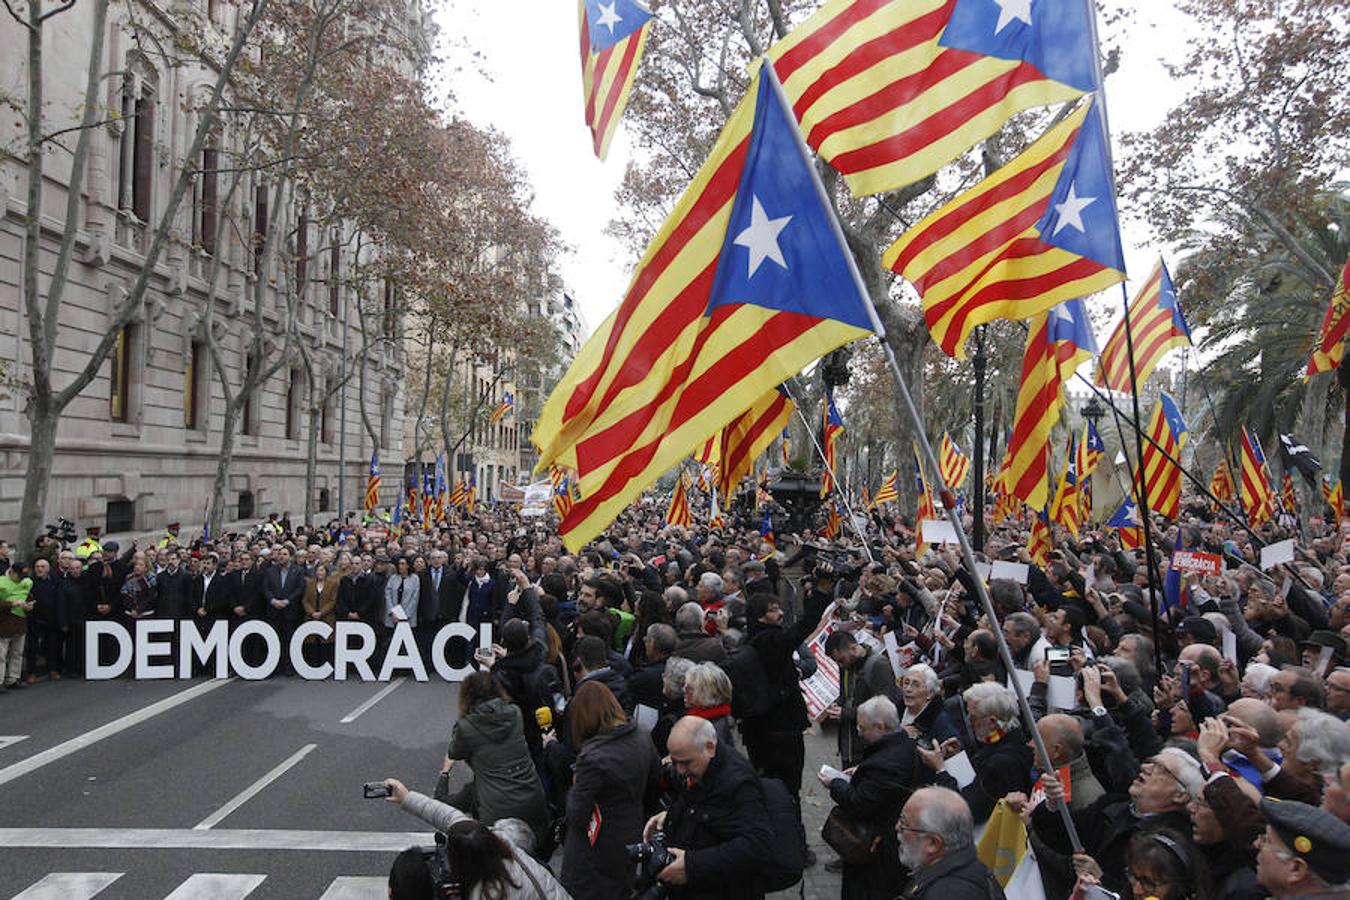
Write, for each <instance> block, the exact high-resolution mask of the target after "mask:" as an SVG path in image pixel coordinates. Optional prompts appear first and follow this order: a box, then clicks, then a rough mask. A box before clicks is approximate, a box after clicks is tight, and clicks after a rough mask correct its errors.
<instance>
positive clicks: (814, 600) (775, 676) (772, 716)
mask: <svg viewBox="0 0 1350 900" xmlns="http://www.w3.org/2000/svg"><path fill="white" fill-rule="evenodd" d="M829 603H830V595H829V594H825V593H822V592H821V591H816V590H813V591H811V593H809V594H808V595H807V597H806V606H805V608H804V610H803V612H802V615H801V618H800V619H798V620H797V621H796V623H794V624H793V625H791V626H789V627H787V628H783V627H782V626H779V625H765V624H763V623H760V622H751V623H750V625H749V632H750V637H749V644H750V646H751V647H754V648H755V653H757V654H758V655H759V662H760V665H762V666H763V667H764V676H765V678H766V680H767V681H768V685H769V696H770V697H772V698H773V705H772V706H771V707H769V711H768V712H767V713H765V714H764V715H763V716H761V717H758V718H756V719H753V720H750V721H748V722H747V723H746V726H747V727H748V728H754V729H757V730H759V731H762V732H765V733H773V732H796V733H798V734H800V733H801V732H803V731H805V730H806V729H807V728H809V727H810V726H811V722H810V720H809V719H808V718H807V716H806V701H805V700H804V699H803V698H802V691H801V688H800V687H799V686H798V679H797V666H796V664H794V663H793V661H792V654H793V653H795V652H796V650H797V647H798V646H800V645H801V643H802V641H804V640H806V638H807V636H808V635H809V634H810V633H811V632H812V631H814V630H815V627H816V625H817V624H819V622H820V617H821V616H822V615H823V614H824V613H825V607H826V606H828V605H829Z"/></svg>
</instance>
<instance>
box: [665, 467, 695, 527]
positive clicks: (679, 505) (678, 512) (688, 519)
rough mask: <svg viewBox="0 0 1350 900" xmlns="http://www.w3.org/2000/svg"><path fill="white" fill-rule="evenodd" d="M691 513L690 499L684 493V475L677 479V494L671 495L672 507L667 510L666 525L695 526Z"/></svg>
mask: <svg viewBox="0 0 1350 900" xmlns="http://www.w3.org/2000/svg"><path fill="white" fill-rule="evenodd" d="M693 521H694V519H693V516H691V515H690V513H689V497H688V496H687V495H686V494H685V492H684V475H680V477H678V478H676V479H675V492H674V493H672V494H671V495H670V506H669V507H668V508H667V509H666V524H667V525H680V526H683V527H685V528H688V527H689V526H690V525H692V524H693Z"/></svg>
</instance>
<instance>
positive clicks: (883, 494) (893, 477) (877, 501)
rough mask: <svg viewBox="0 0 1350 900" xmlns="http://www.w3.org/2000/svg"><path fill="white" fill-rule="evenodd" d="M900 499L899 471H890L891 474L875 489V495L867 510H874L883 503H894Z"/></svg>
mask: <svg viewBox="0 0 1350 900" xmlns="http://www.w3.org/2000/svg"><path fill="white" fill-rule="evenodd" d="M899 499H900V471H899V470H898V469H892V470H891V474H889V475H887V476H886V480H885V481H883V482H882V483H881V487H879V488H877V494H876V496H875V497H873V498H872V502H871V504H869V506H868V509H876V508H877V507H878V506H880V505H881V504H883V503H895V502H896V501H898V500H899Z"/></svg>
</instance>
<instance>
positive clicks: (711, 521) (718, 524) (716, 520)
mask: <svg viewBox="0 0 1350 900" xmlns="http://www.w3.org/2000/svg"><path fill="white" fill-rule="evenodd" d="M725 527H726V522H725V521H723V519H722V510H721V508H720V507H718V505H717V492H716V491H714V492H713V493H712V494H710V495H709V497H708V529H709V530H710V531H716V530H717V529H719V528H725Z"/></svg>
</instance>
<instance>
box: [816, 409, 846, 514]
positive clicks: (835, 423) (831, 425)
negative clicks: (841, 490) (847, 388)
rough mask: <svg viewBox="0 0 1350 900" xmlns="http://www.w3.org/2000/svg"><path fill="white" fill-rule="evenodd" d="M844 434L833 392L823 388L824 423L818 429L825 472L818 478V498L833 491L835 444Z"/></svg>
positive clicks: (842, 421)
mask: <svg viewBox="0 0 1350 900" xmlns="http://www.w3.org/2000/svg"><path fill="white" fill-rule="evenodd" d="M843 433H844V420H843V419H842V418H841V417H840V416H839V410H838V409H837V408H836V407H835V405H834V391H833V390H831V389H830V388H828V387H827V388H825V422H824V424H822V425H821V428H820V446H821V448H822V452H823V453H824V456H825V467H824V468H825V471H824V472H823V473H821V476H820V496H821V498H822V499H823V498H825V497H828V496H829V495H830V491H832V490H834V486H835V485H834V471H835V449H834V447H835V444H837V443H838V442H839V436H840V435H841V434H843Z"/></svg>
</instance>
